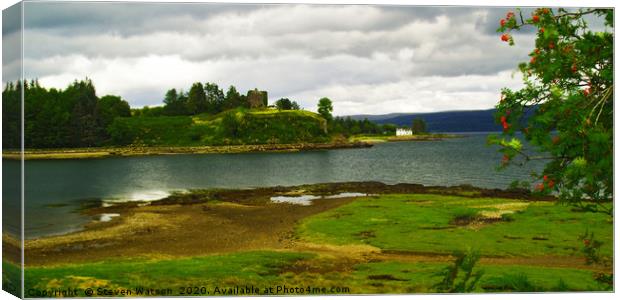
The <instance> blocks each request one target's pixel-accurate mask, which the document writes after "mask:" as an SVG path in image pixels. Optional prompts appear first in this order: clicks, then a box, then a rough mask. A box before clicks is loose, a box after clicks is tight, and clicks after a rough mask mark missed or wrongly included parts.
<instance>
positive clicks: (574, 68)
mask: <svg viewBox="0 0 620 300" xmlns="http://www.w3.org/2000/svg"><path fill="white" fill-rule="evenodd" d="M570 70H571V71H572V72H573V73H577V65H576V64H573V66H572V67H571V68H570Z"/></svg>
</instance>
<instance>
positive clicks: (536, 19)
mask: <svg viewBox="0 0 620 300" xmlns="http://www.w3.org/2000/svg"><path fill="white" fill-rule="evenodd" d="M532 21H533V22H534V23H538V21H540V17H539V16H538V15H534V16H533V17H532Z"/></svg>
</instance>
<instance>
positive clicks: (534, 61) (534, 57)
mask: <svg viewBox="0 0 620 300" xmlns="http://www.w3.org/2000/svg"><path fill="white" fill-rule="evenodd" d="M535 63H536V56H532V59H530V64H535Z"/></svg>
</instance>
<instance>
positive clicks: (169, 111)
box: [164, 89, 187, 116]
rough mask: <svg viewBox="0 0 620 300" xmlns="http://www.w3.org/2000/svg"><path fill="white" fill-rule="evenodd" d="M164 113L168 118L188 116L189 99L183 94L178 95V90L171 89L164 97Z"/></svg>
mask: <svg viewBox="0 0 620 300" xmlns="http://www.w3.org/2000/svg"><path fill="white" fill-rule="evenodd" d="M164 113H165V114H166V115H168V116H180V115H186V114H187V97H185V96H184V95H183V92H181V93H177V90H176V89H170V90H168V91H167V92H166V96H165V97H164Z"/></svg>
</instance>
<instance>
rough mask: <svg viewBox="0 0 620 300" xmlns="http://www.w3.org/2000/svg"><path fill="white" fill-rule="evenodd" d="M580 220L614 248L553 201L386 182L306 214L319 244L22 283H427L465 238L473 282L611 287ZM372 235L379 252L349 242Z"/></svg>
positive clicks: (340, 287) (343, 286)
mask: <svg viewBox="0 0 620 300" xmlns="http://www.w3.org/2000/svg"><path fill="white" fill-rule="evenodd" d="M586 230H588V231H590V232H593V233H594V236H595V238H596V239H597V240H599V241H601V242H602V243H603V244H602V247H601V255H603V256H606V257H611V256H612V246H613V240H612V236H613V226H612V223H611V220H610V219H608V217H606V216H604V215H602V214H592V213H583V212H574V211H572V210H571V209H570V208H569V207H565V206H559V205H555V204H553V203H551V202H533V201H519V200H515V199H497V198H469V197H460V196H446V195H435V194H386V195H379V196H369V197H362V198H358V199H356V200H355V201H352V202H350V203H349V204H345V205H343V206H340V207H338V208H335V209H331V210H328V211H325V212H323V213H319V214H317V215H313V216H310V217H307V218H306V219H303V220H302V222H301V223H300V224H299V225H298V226H297V228H296V232H295V237H294V240H295V241H296V243H298V245H304V244H312V245H314V246H315V247H318V248H314V250H313V248H303V247H296V246H293V247H291V248H289V249H261V250H259V249H257V251H244V252H232V253H222V254H217V255H206V256H200V257H182V258H170V257H165V256H162V258H160V259H145V258H129V257H125V258H110V259H108V260H105V261H94V262H89V263H83V264H61V265H53V266H37V267H28V268H26V272H25V280H26V285H25V287H26V292H27V293H28V291H29V290H30V291H40V290H49V289H64V288H78V289H86V288H94V289H95V290H96V288H105V289H108V290H120V289H130V290H132V289H135V288H137V287H147V288H148V287H150V288H157V289H168V288H169V289H170V290H169V291H170V292H169V293H170V294H167V295H185V294H184V293H187V291H188V290H186V288H190V290H191V288H193V287H197V288H199V289H198V292H197V294H194V295H196V296H205V295H215V296H217V295H222V294H221V293H218V292H217V290H216V287H217V288H218V289H219V290H220V291H221V290H222V289H228V288H235V287H236V286H241V287H244V286H246V285H247V286H255V287H259V289H260V292H259V293H260V294H269V293H268V292H267V290H265V288H269V287H273V288H274V293H273V294H279V295H283V294H285V295H291V293H287V292H284V291H280V292H276V290H275V288H277V286H280V287H282V286H287V287H302V288H304V289H303V290H298V292H297V293H293V294H294V295H301V294H308V293H310V294H312V293H319V294H330V293H345V294H368V293H434V292H437V290H436V288H435V285H436V284H437V283H438V282H440V281H441V279H442V277H441V276H440V275H438V273H440V272H441V271H442V269H444V268H446V267H447V266H449V265H451V264H452V259H451V258H450V257H449V256H447V255H446V254H450V253H452V252H453V251H458V250H461V251H467V250H472V249H473V250H477V251H478V252H479V253H480V254H481V256H482V259H481V260H480V261H479V262H478V263H477V264H476V265H475V268H474V270H476V271H482V272H484V273H483V275H482V277H481V279H480V281H479V282H478V283H477V284H476V286H475V289H474V290H473V291H474V292H544V291H601V290H608V289H609V286H608V285H605V284H603V283H600V282H597V281H596V280H595V279H594V277H593V275H594V274H595V273H597V272H598V271H597V269H593V267H592V266H586V264H585V261H584V260H583V254H582V253H581V248H582V246H583V244H582V241H581V240H580V239H579V236H580V235H581V234H583V233H584V232H585V231H586ZM233 234H234V233H233ZM177 242H178V241H177ZM180 246H181V245H180ZM369 246H370V247H371V248H372V249H378V252H367V253H366V252H364V253H362V254H360V253H359V252H355V251H357V250H359V249H364V248H363V247H369ZM360 247H362V248H360ZM316 249H319V250H316ZM356 249H357V250H356ZM362 252H363V251H362ZM564 262H566V264H567V265H563V263H564ZM3 267H4V269H5V272H8V274H12V273H16V272H19V269H18V268H17V266H15V265H12V264H10V263H7V262H4V263H3ZM459 276H461V275H459ZM202 287H204V289H202V290H200V288H202ZM307 287H309V288H310V289H308V290H305V288H307ZM315 288H316V289H315ZM322 288H325V289H324V290H322ZM191 291H193V292H196V291H195V290H191ZM95 296H97V295H95ZM99 296H106V295H99Z"/></svg>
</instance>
